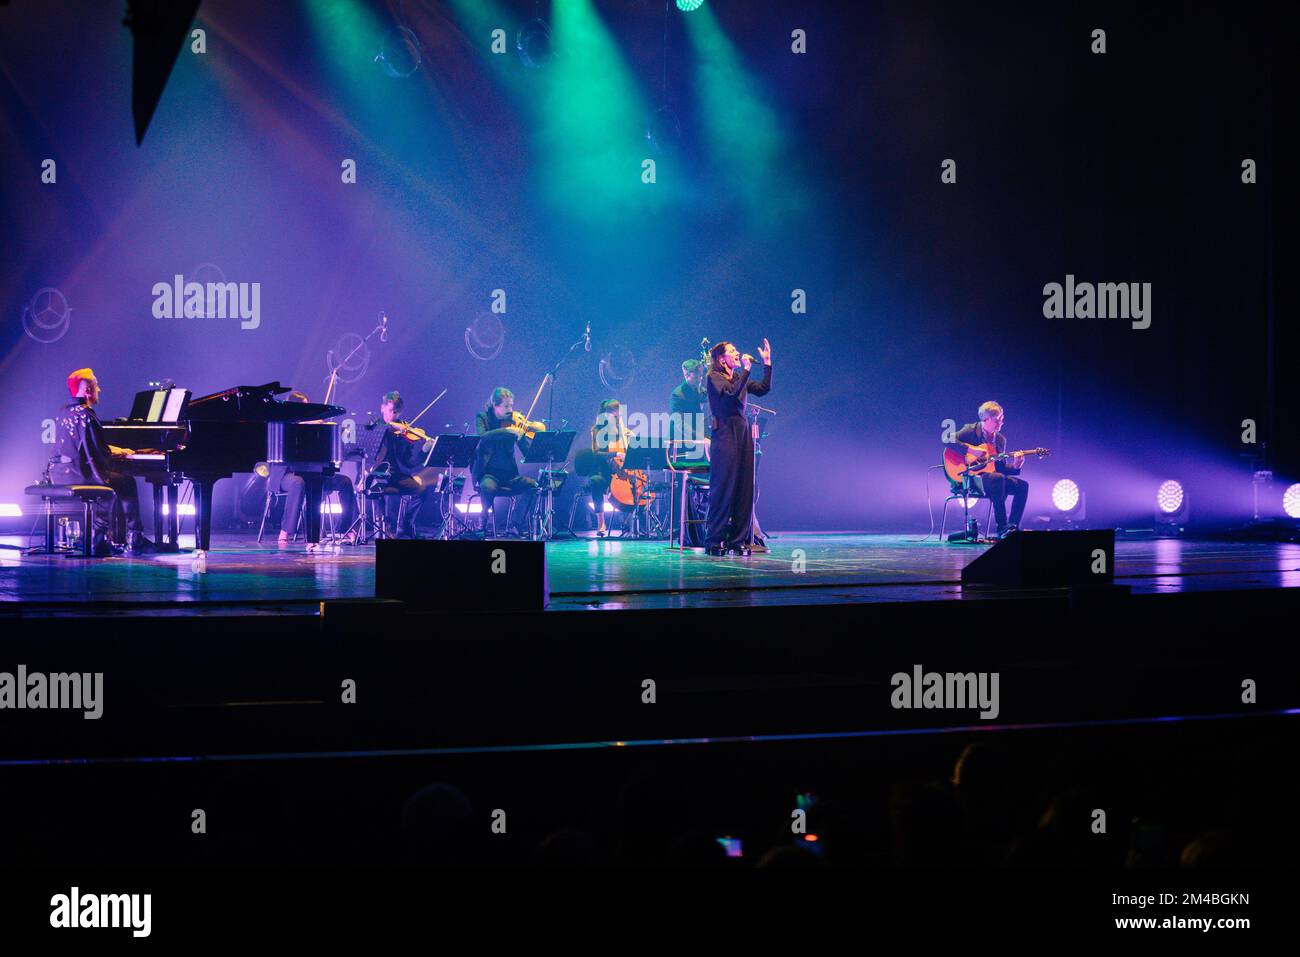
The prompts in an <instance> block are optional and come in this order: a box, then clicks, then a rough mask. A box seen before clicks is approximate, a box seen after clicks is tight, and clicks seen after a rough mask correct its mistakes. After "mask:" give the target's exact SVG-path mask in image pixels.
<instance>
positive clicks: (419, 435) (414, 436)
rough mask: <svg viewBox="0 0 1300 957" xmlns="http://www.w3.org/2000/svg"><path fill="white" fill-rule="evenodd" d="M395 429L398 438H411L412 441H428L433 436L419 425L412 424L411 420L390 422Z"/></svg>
mask: <svg viewBox="0 0 1300 957" xmlns="http://www.w3.org/2000/svg"><path fill="white" fill-rule="evenodd" d="M388 424H389V425H390V426H392V427H393V431H394V432H395V433H396V434H397V437H398V438H402V439H409V440H410V441H412V442H428V441H430V440H431V439H432V438H433V436H431V435H430V434H429V433H428V432H426V431H424V429H422V428H420V427H419V426H415V425H411V423H409V422H389V423H388Z"/></svg>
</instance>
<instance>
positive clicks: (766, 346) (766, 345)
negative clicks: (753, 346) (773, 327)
mask: <svg viewBox="0 0 1300 957" xmlns="http://www.w3.org/2000/svg"><path fill="white" fill-rule="evenodd" d="M758 354H759V355H760V356H762V357H763V364H764V365H771V364H772V344H771V343H770V342H768V341H767V339H766V337H764V339H763V347H762V348H761V349H759V350H758Z"/></svg>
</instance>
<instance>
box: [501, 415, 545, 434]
mask: <svg viewBox="0 0 1300 957" xmlns="http://www.w3.org/2000/svg"><path fill="white" fill-rule="evenodd" d="M502 428H506V429H520V430H521V431H522V432H523V436H522V438H525V439H532V438H536V437H537V433H538V432H545V431H546V423H545V422H529V421H528V416H526V415H524V414H523V413H522V412H519V411H514V412H511V413H510V424H509V425H506V426H502Z"/></svg>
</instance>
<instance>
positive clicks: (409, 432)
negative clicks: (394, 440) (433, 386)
mask: <svg viewBox="0 0 1300 957" xmlns="http://www.w3.org/2000/svg"><path fill="white" fill-rule="evenodd" d="M446 394H447V390H446V389H443V390H442V391H441V392H439V393H438V394H437V395H436V396H434V398H433V400H432V401H431V402H430V403H429V404H428V405H426V406H425V407H424V408H423V409H421V410H420V411H419V412H418V413H416V416H415V419H418V418H420V416H422V415H424V413H426V412H428V411H429V410H430V409H431V408H433V406H434V403H436V402H437V401H438V400H439V399H441V398H442V397H443V396H444V395H446ZM415 419H412V420H411V421H410V422H389V423H388V424H389V425H391V426H392V427H393V432H394V434H395V435H397V436H398V437H399V438H403V439H408V440H409V441H411V442H432V441H433V436H432V435H430V434H429V433H428V432H426V431H424V429H418V428H416V427H415Z"/></svg>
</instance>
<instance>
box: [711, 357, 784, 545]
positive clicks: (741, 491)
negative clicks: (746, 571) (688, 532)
mask: <svg viewBox="0 0 1300 957" xmlns="http://www.w3.org/2000/svg"><path fill="white" fill-rule="evenodd" d="M758 354H759V355H760V356H761V357H762V359H763V379H762V381H760V382H752V381H750V378H749V374H750V367H751V366H752V364H753V357H752V356H749V355H745V356H741V354H740V353H739V352H737V351H736V347H735V346H733V345H732V344H731V343H730V342H719V343H718V344H717V345H716V346H714V347H713V350H712V352H711V353H710V356H711V358H712V367H711V368H710V370H709V380H708V393H709V411H710V412H711V413H712V415H713V423H712V424H713V432H712V439H713V441H712V443H711V453H710V460H711V462H712V465H713V469H712V474H711V476H710V479H709V530H708V534H707V536H706V543H707V547H708V550H709V554H710V555H725V554H726V553H727V551H728V550H731V551H734V552H735V553H736V554H738V555H748V554H749V553H750V531H751V525H752V521H753V516H754V434H753V432H751V431H750V424H749V420H748V419H746V418H745V402H746V400H747V398H748V396H749V395H751V394H753V395H766V394H767V392H768V390H769V389H771V388H772V347H771V345H770V344H769V343H768V341H767V340H766V339H764V340H763V347H762V348H761V349H759V350H758ZM742 365H743V366H744V371H743V372H740V373H737V372H736V371H735V370H736V368H737V367H738V366H742Z"/></svg>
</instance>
